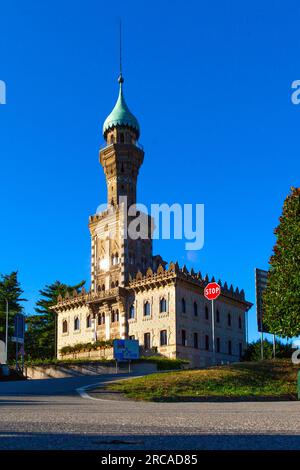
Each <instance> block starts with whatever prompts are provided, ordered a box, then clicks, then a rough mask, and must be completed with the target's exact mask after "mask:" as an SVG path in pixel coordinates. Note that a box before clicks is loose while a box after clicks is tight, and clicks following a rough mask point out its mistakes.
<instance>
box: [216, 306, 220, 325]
mask: <svg viewBox="0 0 300 470" xmlns="http://www.w3.org/2000/svg"><path fill="white" fill-rule="evenodd" d="M216 317H217V318H216V321H217V323H220V312H219V309H217V312H216Z"/></svg>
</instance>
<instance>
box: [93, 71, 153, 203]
mask: <svg viewBox="0 0 300 470" xmlns="http://www.w3.org/2000/svg"><path fill="white" fill-rule="evenodd" d="M118 82H119V85H120V90H119V96H118V99H117V102H116V104H115V107H114V109H113V110H112V112H111V113H110V115H109V116H108V117H107V118H106V120H105V122H104V124H103V137H104V139H105V141H106V146H105V148H103V149H102V150H100V163H101V165H102V166H103V169H104V172H105V176H106V184H107V202H108V204H111V205H113V206H114V205H118V204H119V198H120V196H127V199H128V201H127V204H128V206H131V205H132V204H136V184H137V176H138V172H139V169H140V166H141V164H142V163H143V160H144V151H143V150H142V148H141V147H140V146H139V145H138V139H139V136H140V127H139V123H138V121H137V119H136V117H135V116H134V115H133V114H132V113H131V112H130V110H129V108H128V106H127V104H126V102H125V98H124V94H123V83H124V79H123V76H122V74H120V76H119V79H118Z"/></svg>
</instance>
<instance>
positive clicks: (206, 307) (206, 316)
mask: <svg viewBox="0 0 300 470" xmlns="http://www.w3.org/2000/svg"><path fill="white" fill-rule="evenodd" d="M208 316H209V313H208V306H207V305H205V320H208Z"/></svg>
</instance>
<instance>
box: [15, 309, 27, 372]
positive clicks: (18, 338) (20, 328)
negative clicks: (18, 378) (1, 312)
mask: <svg viewBox="0 0 300 470" xmlns="http://www.w3.org/2000/svg"><path fill="white" fill-rule="evenodd" d="M24 333H25V317H24V315H22V313H17V315H16V316H15V318H14V336H13V337H12V341H14V342H15V343H16V370H18V369H19V363H18V357H19V344H22V345H23V344H24ZM21 351H22V352H23V351H24V347H23V348H22V349H21ZM22 362H23V358H22Z"/></svg>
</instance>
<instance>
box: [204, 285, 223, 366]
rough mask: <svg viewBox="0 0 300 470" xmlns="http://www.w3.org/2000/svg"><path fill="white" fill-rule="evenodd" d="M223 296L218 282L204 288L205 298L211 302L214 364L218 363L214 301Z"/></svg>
mask: <svg viewBox="0 0 300 470" xmlns="http://www.w3.org/2000/svg"><path fill="white" fill-rule="evenodd" d="M220 294H221V286H220V285H219V284H218V283H217V282H210V283H209V284H207V286H206V287H205V288H204V297H205V298H206V299H207V300H211V333H212V352H213V360H212V362H213V364H215V363H216V348H215V311H214V300H216V299H217V298H218V297H219V295H220Z"/></svg>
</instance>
